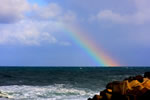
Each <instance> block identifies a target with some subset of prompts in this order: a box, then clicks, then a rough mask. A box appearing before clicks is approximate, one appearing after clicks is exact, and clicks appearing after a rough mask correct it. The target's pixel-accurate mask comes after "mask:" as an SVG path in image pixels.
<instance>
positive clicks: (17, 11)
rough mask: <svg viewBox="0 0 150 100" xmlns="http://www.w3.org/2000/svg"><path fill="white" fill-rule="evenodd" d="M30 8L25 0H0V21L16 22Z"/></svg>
mask: <svg viewBox="0 0 150 100" xmlns="http://www.w3.org/2000/svg"><path fill="white" fill-rule="evenodd" d="M29 9H30V6H29V4H28V2H27V1H26V0H0V23H12V22H16V21H18V20H20V19H22V18H23V17H24V13H25V12H26V11H28V10H29Z"/></svg>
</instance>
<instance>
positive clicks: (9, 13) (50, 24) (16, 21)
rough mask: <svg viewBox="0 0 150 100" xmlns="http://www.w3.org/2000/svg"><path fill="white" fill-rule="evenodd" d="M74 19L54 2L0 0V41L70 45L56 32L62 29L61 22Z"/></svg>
mask: <svg viewBox="0 0 150 100" xmlns="http://www.w3.org/2000/svg"><path fill="white" fill-rule="evenodd" d="M75 19H76V15H75V13H73V12H72V11H70V10H67V11H64V10H63V9H62V8H61V6H60V5H58V4H57V3H49V4H48V5H45V6H40V5H38V4H33V5H31V4H30V5H29V3H28V2H27V0H3V1H2V3H0V44H21V45H22V44H23V45H40V44H42V43H46V44H59V45H63V46H70V45H71V43H70V42H68V41H65V40H63V39H61V41H60V40H59V39H58V38H57V36H55V34H56V33H61V32H62V31H63V29H62V27H61V25H62V24H64V23H65V22H67V23H72V22H73V21H74V20H75ZM4 23H5V24H4ZM6 23H7V24H6Z"/></svg>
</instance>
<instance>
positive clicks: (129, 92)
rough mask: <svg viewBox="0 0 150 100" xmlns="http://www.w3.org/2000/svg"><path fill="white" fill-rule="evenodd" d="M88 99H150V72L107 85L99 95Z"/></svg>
mask: <svg viewBox="0 0 150 100" xmlns="http://www.w3.org/2000/svg"><path fill="white" fill-rule="evenodd" d="M88 100H150V72H145V74H144V77H143V76H141V75H137V76H135V77H129V78H126V79H124V80H123V81H114V82H110V83H108V84H107V85H106V89H105V90H103V91H101V92H100V94H99V95H95V96H94V97H93V98H89V99H88Z"/></svg>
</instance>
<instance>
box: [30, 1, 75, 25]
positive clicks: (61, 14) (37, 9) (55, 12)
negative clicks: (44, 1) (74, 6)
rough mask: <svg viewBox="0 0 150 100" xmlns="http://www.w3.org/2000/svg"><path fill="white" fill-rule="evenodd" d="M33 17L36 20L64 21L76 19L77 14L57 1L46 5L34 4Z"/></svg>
mask: <svg viewBox="0 0 150 100" xmlns="http://www.w3.org/2000/svg"><path fill="white" fill-rule="evenodd" d="M31 17H32V18H33V19H35V20H55V21H59V22H62V23H66V22H69V23H71V22H74V21H76V14H75V13H74V12H73V11H71V10H64V9H63V8H61V7H60V5H58V4H57V3H49V4H48V5H46V6H39V5H37V4H34V5H33V6H32V13H31Z"/></svg>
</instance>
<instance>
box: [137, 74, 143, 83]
mask: <svg viewBox="0 0 150 100" xmlns="http://www.w3.org/2000/svg"><path fill="white" fill-rule="evenodd" d="M135 80H138V81H139V82H141V83H142V82H143V76H141V75H138V76H136V77H135Z"/></svg>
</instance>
